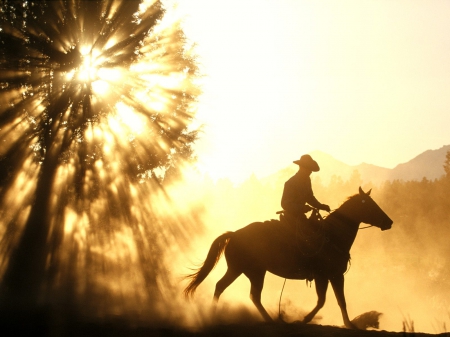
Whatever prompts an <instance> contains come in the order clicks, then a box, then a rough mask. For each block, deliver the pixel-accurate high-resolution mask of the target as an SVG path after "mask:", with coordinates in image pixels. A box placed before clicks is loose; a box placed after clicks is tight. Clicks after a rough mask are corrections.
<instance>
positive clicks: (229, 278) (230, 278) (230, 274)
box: [214, 267, 242, 303]
mask: <svg viewBox="0 0 450 337" xmlns="http://www.w3.org/2000/svg"><path fill="white" fill-rule="evenodd" d="M241 274H242V273H241V272H238V271H236V270H234V269H232V268H230V267H228V269H227V272H226V273H225V275H224V276H223V277H222V278H221V279H220V280H219V281H218V282H217V283H216V290H215V291H214V302H215V303H217V301H219V297H220V295H221V294H222V293H223V292H224V290H225V289H226V288H227V287H228V286H229V285H230V284H231V283H233V282H234V280H236V279H237V278H238V276H239V275H241Z"/></svg>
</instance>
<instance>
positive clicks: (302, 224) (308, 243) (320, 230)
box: [277, 208, 328, 257]
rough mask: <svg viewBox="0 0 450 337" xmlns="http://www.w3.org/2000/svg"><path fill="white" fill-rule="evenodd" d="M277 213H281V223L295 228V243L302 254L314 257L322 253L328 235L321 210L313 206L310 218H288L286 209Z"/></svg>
mask: <svg viewBox="0 0 450 337" xmlns="http://www.w3.org/2000/svg"><path fill="white" fill-rule="evenodd" d="M277 214H279V215H280V222H281V223H284V224H285V225H287V226H289V227H290V228H293V229H294V232H295V244H296V246H297V250H298V251H299V253H300V254H301V255H302V256H304V257H313V256H316V255H318V254H319V253H320V251H321V250H322V248H323V246H324V245H325V243H326V241H327V240H328V237H327V235H326V231H325V225H324V220H323V218H322V215H321V214H320V213H319V210H317V209H315V208H313V209H312V213H311V215H310V216H309V218H300V217H299V218H297V219H288V218H287V217H286V215H285V214H284V211H279V212H277ZM289 220H290V221H289Z"/></svg>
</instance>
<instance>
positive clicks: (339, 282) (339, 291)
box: [330, 275, 357, 329]
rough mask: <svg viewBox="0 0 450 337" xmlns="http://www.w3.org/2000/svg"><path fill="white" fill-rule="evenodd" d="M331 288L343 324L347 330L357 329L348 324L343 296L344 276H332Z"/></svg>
mask: <svg viewBox="0 0 450 337" xmlns="http://www.w3.org/2000/svg"><path fill="white" fill-rule="evenodd" d="M330 282H331V286H332V287H333V290H334V294H335V296H336V300H337V302H338V304H339V307H340V308H341V313H342V318H343V320H344V324H345V326H346V327H347V328H349V329H357V327H356V326H355V325H354V324H353V323H352V322H350V319H349V318H348V313H347V303H346V302H345V295H344V275H338V276H334V277H332V278H331V279H330Z"/></svg>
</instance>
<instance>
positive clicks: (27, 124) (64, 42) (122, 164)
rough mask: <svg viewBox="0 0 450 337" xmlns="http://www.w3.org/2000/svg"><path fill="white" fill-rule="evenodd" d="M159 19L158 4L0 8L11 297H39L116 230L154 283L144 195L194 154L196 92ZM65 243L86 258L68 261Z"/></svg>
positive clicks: (74, 2)
mask: <svg viewBox="0 0 450 337" xmlns="http://www.w3.org/2000/svg"><path fill="white" fill-rule="evenodd" d="M164 13H165V10H164V8H163V6H162V5H161V3H160V1H156V0H155V1H145V2H141V1H114V0H107V1H81V0H62V1H10V0H5V1H2V2H1V3H0V158H1V160H0V169H1V172H0V178H1V179H0V181H1V184H2V185H1V189H0V201H1V205H2V208H1V214H2V222H1V228H0V230H1V233H0V234H2V237H3V239H2V240H1V245H0V248H1V256H0V257H1V259H2V260H1V264H0V266H1V269H0V271H1V272H2V274H3V280H2V289H3V295H5V294H7V297H8V296H9V297H11V294H13V296H15V297H13V299H12V301H13V302H14V301H16V297H20V298H22V300H23V301H26V302H27V303H28V302H29V303H37V302H39V301H40V300H41V299H42V298H43V297H44V298H45V296H46V295H45V291H46V289H47V290H48V288H49V287H50V288H51V285H52V284H55V282H56V280H57V279H58V278H61V277H63V276H61V271H62V270H64V268H68V267H67V265H66V267H63V264H64V263H68V262H67V261H71V262H70V263H69V265H71V268H73V269H79V268H80V265H83V266H84V267H83V268H86V263H88V262H89V261H90V262H91V263H92V261H94V260H95V259H94V257H93V255H92V251H93V250H92V249H93V247H94V246H96V247H103V246H104V245H105V242H104V241H102V240H103V239H101V237H103V236H104V235H107V236H111V235H112V234H111V233H114V232H117V231H121V230H123V226H128V228H130V229H131V232H130V233H131V234H130V235H131V236H132V241H133V242H134V244H135V245H136V246H137V247H138V249H140V250H141V251H140V255H139V259H140V262H139V263H140V264H142V265H145V264H146V263H147V264H148V265H149V266H151V267H146V268H144V269H145V270H146V271H145V272H143V273H144V278H145V280H146V282H147V283H148V284H153V285H155V284H156V277H157V275H158V272H159V270H160V268H162V266H161V265H160V264H159V263H160V262H158V261H159V260H158V258H157V257H158V254H160V253H161V252H160V248H158V247H159V245H160V244H161V242H160V241H161V240H160V239H159V238H158V234H155V233H154V232H155V229H156V227H157V225H156V223H157V220H156V219H155V215H154V212H153V211H152V207H151V206H150V205H148V201H147V202H145V201H143V200H144V199H145V198H146V199H147V200H148V199H150V198H151V197H152V195H155V194H157V193H158V188H157V186H161V183H162V181H163V179H164V176H165V175H166V173H168V172H172V171H176V170H179V168H180V167H181V166H182V163H183V161H185V160H189V159H191V158H192V148H191V146H192V144H193V142H194V141H195V139H196V131H195V130H194V131H192V130H189V125H190V123H191V121H192V119H193V116H194V113H195V102H196V97H197V95H198V93H199V92H198V88H197V86H196V84H195V78H196V77H197V75H198V70H197V67H196V64H195V59H194V56H193V54H192V53H191V51H190V49H189V48H187V42H186V39H185V37H184V35H183V32H182V30H181V29H180V27H179V25H178V24H177V23H176V22H168V21H167V20H166V19H165V16H164ZM171 174H172V173H171ZM137 201H139V202H142V204H141V205H136V202H137ZM136 208H138V209H139V211H136ZM74 219H77V220H74ZM83 219H84V220H83ZM74 221H75V223H77V224H79V225H73V224H72V225H70V226H69V225H68V223H71V222H74ZM83 223H84V225H83V226H85V228H84V229H82V226H81V225H80V224H83ZM140 226H141V227H140ZM142 226H143V227H142ZM86 231H87V232H86ZM100 233H103V234H100ZM80 235H81V236H80ZM106 241H107V240H106ZM149 244H150V245H153V248H152V251H153V253H152V255H151V256H150V255H146V253H145V251H144V250H143V249H144V248H145V247H144V246H146V245H149ZM63 246H64V247H65V249H69V252H70V251H72V253H74V252H78V253H79V254H80V251H84V252H85V253H84V254H85V255H83V256H81V257H80V255H78V258H75V259H69V260H64V258H63V256H64V254H69V255H70V253H67V251H66V252H65V253H62V247H63ZM67 247H69V248H67ZM101 249H103V248H101ZM103 250H104V249H103ZM75 255H76V254H75ZM77 259H78V260H77ZM80 259H81V260H84V261H85V262H83V263H81V262H80ZM64 261H65V262H64ZM86 261H88V262H86ZM80 263H81V264H80ZM69 269H70V268H69ZM151 269H153V270H151ZM43 294H44V295H43ZM19 302H20V301H19Z"/></svg>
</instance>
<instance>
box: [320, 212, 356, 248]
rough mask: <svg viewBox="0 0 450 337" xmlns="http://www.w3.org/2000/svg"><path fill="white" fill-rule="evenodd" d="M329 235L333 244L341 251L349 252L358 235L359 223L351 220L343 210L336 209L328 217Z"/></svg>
mask: <svg viewBox="0 0 450 337" xmlns="http://www.w3.org/2000/svg"><path fill="white" fill-rule="evenodd" d="M328 218H329V222H330V223H331V235H332V236H333V238H332V240H333V241H334V244H336V245H337V246H339V248H340V249H341V250H343V251H346V252H349V251H350V248H351V247H352V245H353V242H354V241H355V238H356V234H358V227H359V224H360V222H358V221H356V220H354V219H353V217H352V216H351V214H349V213H348V212H347V211H346V210H345V209H341V208H339V209H337V210H336V211H334V212H333V213H332V214H330V215H329V217H328Z"/></svg>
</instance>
